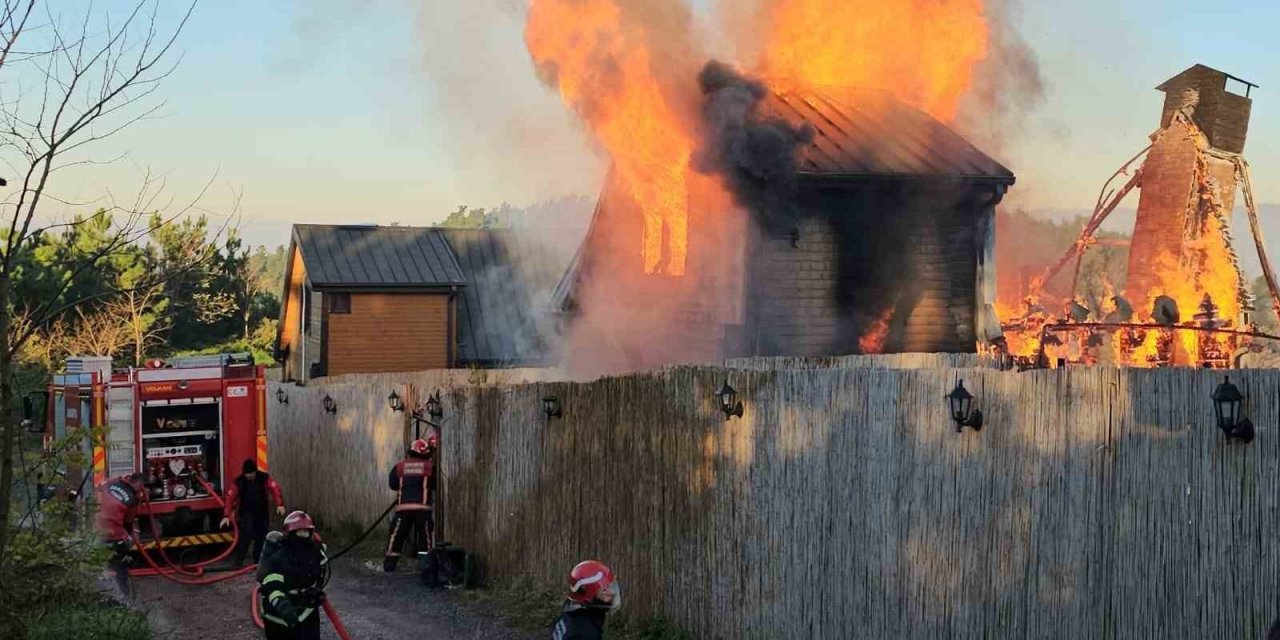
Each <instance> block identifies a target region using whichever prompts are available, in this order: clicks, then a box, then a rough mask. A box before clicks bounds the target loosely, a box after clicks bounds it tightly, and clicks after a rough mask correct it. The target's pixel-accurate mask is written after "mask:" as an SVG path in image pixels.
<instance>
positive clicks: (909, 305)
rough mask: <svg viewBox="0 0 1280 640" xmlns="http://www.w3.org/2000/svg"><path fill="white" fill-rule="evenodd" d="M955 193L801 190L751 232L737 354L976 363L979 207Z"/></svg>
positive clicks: (873, 186) (878, 185)
mask: <svg viewBox="0 0 1280 640" xmlns="http://www.w3.org/2000/svg"><path fill="white" fill-rule="evenodd" d="M959 193H960V194H963V196H957V195H956V191H955V187H945V188H932V187H930V186H928V185H905V186H904V185H893V184H889V183H886V182H871V183H863V184H862V186H859V187H855V188H806V189H804V190H803V191H802V193H801V197H800V199H799V207H798V210H799V213H798V217H797V219H796V220H795V222H794V224H793V226H792V229H791V230H790V231H789V232H786V233H769V232H766V231H763V230H757V232H756V233H755V235H754V236H753V243H754V245H753V247H752V249H751V251H750V258H749V267H748V273H749V284H748V285H747V296H748V300H747V309H748V320H747V327H746V331H745V333H746V340H745V341H744V342H743V343H742V344H741V345H739V346H738V353H740V354H741V355H789V356H824V355H834V354H848V353H880V352H883V353H895V352H925V353H927V352H952V353H961V352H973V351H975V350H976V343H977V337H978V336H977V333H976V324H975V323H976V320H977V318H978V317H979V314H980V312H981V310H982V308H981V306H980V296H979V291H978V288H977V281H978V263H979V258H980V255H981V253H982V251H983V250H984V248H985V247H984V245H983V243H982V242H981V241H980V238H979V235H980V231H981V229H982V228H983V227H982V223H983V219H984V216H983V208H982V206H981V204H982V200H981V199H980V198H979V197H977V196H976V195H971V194H968V193H967V192H966V191H964V190H963V189H961V190H960V191H959Z"/></svg>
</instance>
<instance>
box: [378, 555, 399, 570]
mask: <svg viewBox="0 0 1280 640" xmlns="http://www.w3.org/2000/svg"><path fill="white" fill-rule="evenodd" d="M399 560H400V558H398V557H396V556H387V557H385V558H383V559H382V570H383V571H385V572H387V573H395V572H396V564H398V562H399Z"/></svg>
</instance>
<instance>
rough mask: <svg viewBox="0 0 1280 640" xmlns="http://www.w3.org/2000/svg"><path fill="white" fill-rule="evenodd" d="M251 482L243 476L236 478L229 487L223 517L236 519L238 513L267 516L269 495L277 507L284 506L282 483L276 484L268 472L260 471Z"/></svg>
mask: <svg viewBox="0 0 1280 640" xmlns="http://www.w3.org/2000/svg"><path fill="white" fill-rule="evenodd" d="M254 475H255V476H256V477H255V478H254V479H253V480H250V479H248V478H246V477H244V475H243V474H241V475H239V476H236V479H235V482H232V483H231V486H230V487H227V495H226V500H224V502H226V507H225V508H224V509H223V515H225V516H226V517H228V518H234V517H235V516H236V513H237V512H238V513H241V514H246V515H252V514H260V515H263V516H265V515H266V514H267V506H268V505H267V494H268V493H270V494H271V501H272V502H274V503H275V505H276V506H277V507H283V506H284V496H283V495H281V493H280V483H278V482H276V479H275V478H272V477H271V476H270V475H269V474H268V473H267V472H266V471H258V472H257V473H255V474H254Z"/></svg>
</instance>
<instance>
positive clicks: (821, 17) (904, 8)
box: [760, 0, 990, 122]
mask: <svg viewBox="0 0 1280 640" xmlns="http://www.w3.org/2000/svg"><path fill="white" fill-rule="evenodd" d="M765 5H766V6H765V9H764V10H763V11H762V12H761V14H760V15H761V20H763V21H764V24H763V32H764V34H765V36H764V42H765V45H764V51H763V53H762V59H761V62H762V72H763V74H764V75H765V76H767V77H770V78H782V79H786V80H789V81H795V82H801V83H805V84H809V85H819V86H834V87H862V88H875V89H883V90H886V91H890V92H892V93H894V94H895V95H897V97H898V98H899V99H901V100H902V101H904V102H906V103H908V104H910V105H912V106H914V107H916V108H917V109H920V110H921V111H924V112H926V113H928V114H930V115H932V116H934V117H935V118H938V119H939V120H942V121H943V122H949V121H951V120H953V119H955V116H956V112H957V109H958V108H959V104H960V99H961V98H962V97H964V95H965V92H966V91H968V89H969V87H970V84H971V82H972V80H973V74H974V66H975V65H976V64H977V63H978V62H980V61H982V60H983V59H984V58H985V57H986V56H987V51H988V44H989V38H990V33H989V26H988V23H987V18H986V15H985V10H984V6H983V0H859V1H857V2H850V1H849V0H771V1H769V2H766V3H765Z"/></svg>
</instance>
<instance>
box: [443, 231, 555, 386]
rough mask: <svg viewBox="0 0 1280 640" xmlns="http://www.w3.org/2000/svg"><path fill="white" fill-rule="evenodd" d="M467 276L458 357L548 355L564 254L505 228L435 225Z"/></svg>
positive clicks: (516, 360) (533, 359)
mask: <svg viewBox="0 0 1280 640" xmlns="http://www.w3.org/2000/svg"><path fill="white" fill-rule="evenodd" d="M439 232H440V233H441V234H442V235H443V236H444V237H445V238H446V239H447V241H448V243H449V247H450V248H451V249H452V250H453V253H454V255H455V256H457V259H458V264H460V265H461V266H462V272H463V274H464V276H465V278H466V281H467V286H465V287H463V288H462V290H461V293H460V295H459V296H458V298H457V301H458V302H457V304H458V307H457V308H458V324H457V327H458V360H459V361H461V362H463V363H475V364H483V365H487V366H492V365H514V364H526V365H527V364H540V363H542V362H543V361H545V359H546V358H547V355H548V349H547V344H546V343H547V340H548V338H550V336H549V335H548V334H549V333H550V332H551V331H552V330H553V328H552V327H551V325H550V323H551V320H550V318H549V312H550V297H551V292H552V290H553V289H554V288H555V286H556V281H557V279H558V278H559V277H560V274H561V273H562V272H563V271H564V268H565V263H566V262H568V256H566V255H564V253H563V252H555V251H550V250H548V249H547V248H544V247H539V246H537V244H536V243H535V242H534V241H533V240H532V239H531V238H530V237H528V236H527V235H522V234H521V233H519V232H515V231H511V230H509V229H440V230H439Z"/></svg>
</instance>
